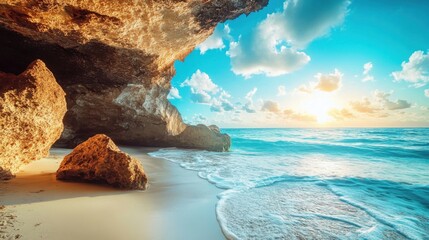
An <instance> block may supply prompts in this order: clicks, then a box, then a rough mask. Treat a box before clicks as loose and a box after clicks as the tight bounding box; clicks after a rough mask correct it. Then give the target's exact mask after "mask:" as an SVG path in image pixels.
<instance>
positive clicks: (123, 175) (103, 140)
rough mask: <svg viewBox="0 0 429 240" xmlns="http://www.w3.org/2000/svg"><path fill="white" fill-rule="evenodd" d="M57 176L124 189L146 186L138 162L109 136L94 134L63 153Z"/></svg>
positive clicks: (142, 171) (145, 179) (58, 177)
mask: <svg viewBox="0 0 429 240" xmlns="http://www.w3.org/2000/svg"><path fill="white" fill-rule="evenodd" d="M57 179H59V180H66V181H84V182H96V183H97V182H98V183H107V184H109V185H112V186H114V187H118V188H125V189H145V188H146V184H147V177H146V174H145V172H144V169H143V167H142V165H141V163H140V162H139V161H138V160H136V159H134V158H132V157H131V156H130V155H128V154H126V153H124V152H122V151H121V150H119V148H118V147H117V146H116V145H115V143H114V142H113V141H112V139H110V138H109V137H108V136H106V135H104V134H97V135H95V136H93V137H91V138H89V139H88V140H87V141H85V142H83V143H82V144H79V145H78V146H77V147H76V148H75V149H74V150H73V151H72V152H71V153H70V154H69V155H67V156H65V157H64V160H63V161H62V162H61V165H60V167H59V169H58V170H57Z"/></svg>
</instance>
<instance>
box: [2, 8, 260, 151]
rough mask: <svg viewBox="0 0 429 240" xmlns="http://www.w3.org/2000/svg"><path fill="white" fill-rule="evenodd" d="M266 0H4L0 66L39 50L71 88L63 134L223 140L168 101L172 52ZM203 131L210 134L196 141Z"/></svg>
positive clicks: (221, 143)
mask: <svg viewBox="0 0 429 240" xmlns="http://www.w3.org/2000/svg"><path fill="white" fill-rule="evenodd" d="M267 1H268V0H250V1H248V0H121V1H119V0H112V1H103V0H88V1H82V0H0V36H1V38H0V52H1V53H3V56H4V57H2V58H1V59H0V70H2V71H5V72H13V73H18V72H20V71H22V70H23V69H24V68H25V66H26V65H27V64H28V63H29V62H31V61H33V60H34V59H37V58H38V59H42V60H43V61H44V62H45V63H46V64H47V66H48V67H49V69H51V70H52V72H53V73H54V75H55V77H56V78H57V80H58V82H59V83H60V85H61V86H62V87H63V89H64V90H65V91H66V93H67V105H68V112H67V114H66V117H65V120H64V123H65V131H64V132H63V135H62V137H61V140H60V141H59V144H66V145H76V144H77V143H79V142H81V141H82V140H84V139H87V138H88V137H89V136H92V135H94V134H97V133H105V134H107V135H109V136H110V137H112V139H113V140H114V141H116V142H118V143H122V144H135V145H144V146H180V147H191V148H203V149H210V150H217V151H222V150H226V149H228V148H229V137H228V136H227V135H224V134H221V133H220V132H218V131H213V129H211V128H207V127H206V128H202V127H195V126H187V125H186V124H184V123H183V121H182V119H181V116H180V114H179V113H178V111H177V110H176V108H175V107H174V106H172V105H171V104H170V103H169V102H168V100H167V98H166V96H167V93H168V91H169V89H170V80H171V78H172V76H173V75H174V73H175V71H174V68H173V62H174V61H175V60H177V59H183V58H184V57H185V56H186V55H187V54H188V53H189V52H191V51H192V50H193V49H194V48H195V46H196V45H198V44H199V43H201V42H202V41H204V40H205V39H206V38H207V37H208V36H209V35H210V34H211V33H212V32H213V29H214V27H215V26H216V24H217V23H218V22H222V21H225V20H227V19H232V18H235V17H237V16H239V15H240V14H242V13H246V14H247V13H249V12H251V11H256V10H258V9H260V8H261V7H263V6H264V5H266V4H267ZM186 129H187V130H186ZM185 130H186V131H185ZM199 131H202V133H201V134H202V135H204V136H206V137H207V136H209V137H210V138H211V140H210V141H207V139H205V140H206V141H205V142H204V143H201V142H199V140H200V138H199V134H198V133H197V132H199ZM189 133H192V134H189Z"/></svg>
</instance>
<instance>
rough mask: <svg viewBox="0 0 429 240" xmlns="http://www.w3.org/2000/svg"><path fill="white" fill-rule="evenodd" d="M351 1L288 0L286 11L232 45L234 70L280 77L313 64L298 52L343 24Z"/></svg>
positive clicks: (246, 73)
mask: <svg viewBox="0 0 429 240" xmlns="http://www.w3.org/2000/svg"><path fill="white" fill-rule="evenodd" d="M349 4H350V1H349V0H324V1H320V0H287V1H286V2H285V3H284V7H283V11H282V12H277V13H273V14H269V15H268V16H267V18H266V19H265V20H263V21H262V22H261V23H259V24H258V25H257V27H256V29H255V30H254V32H253V33H250V34H247V35H244V36H242V37H241V38H240V39H239V40H238V41H237V42H231V43H230V50H229V55H230V57H231V65H232V71H233V72H234V73H235V74H237V75H242V76H244V77H246V78H248V77H251V76H252V75H255V74H265V75H267V76H279V75H283V74H287V73H290V72H293V71H296V70H298V69H300V68H302V67H303V66H304V65H306V64H307V63H308V62H309V61H310V59H311V58H310V57H309V56H308V55H307V54H306V53H305V52H302V51H300V50H299V49H303V48H305V46H306V45H307V44H308V43H310V42H311V41H312V40H314V39H316V38H318V37H320V36H323V35H325V34H327V33H328V32H329V30H330V29H331V28H332V27H334V26H337V25H339V24H340V23H342V22H343V19H344V17H345V15H346V13H347V7H348V6H349Z"/></svg>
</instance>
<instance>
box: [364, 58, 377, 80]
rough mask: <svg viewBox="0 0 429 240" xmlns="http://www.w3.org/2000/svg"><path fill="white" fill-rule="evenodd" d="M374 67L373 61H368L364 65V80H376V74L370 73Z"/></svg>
mask: <svg viewBox="0 0 429 240" xmlns="http://www.w3.org/2000/svg"><path fill="white" fill-rule="evenodd" d="M372 67H373V65H372V62H367V63H365V64H364V65H363V72H362V74H363V78H362V82H368V81H374V76H372V75H371V74H369V72H370V71H371V70H372Z"/></svg>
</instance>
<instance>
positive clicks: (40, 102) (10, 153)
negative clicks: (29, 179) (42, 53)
mask: <svg viewBox="0 0 429 240" xmlns="http://www.w3.org/2000/svg"><path fill="white" fill-rule="evenodd" d="M64 95H65V94H64V91H63V90H62V89H61V87H60V86H59V85H58V83H57V82H56V81H55V78H54V76H53V75H52V73H51V72H50V71H49V69H47V68H46V66H45V64H44V63H43V62H42V61H40V60H37V61H34V62H33V63H32V64H30V66H29V67H28V69H27V70H26V71H24V72H23V73H22V74H20V75H18V76H15V75H13V74H6V73H1V72H0V179H7V178H10V177H11V176H12V175H13V174H14V173H16V172H17V171H18V170H19V167H20V166H21V165H23V164H26V163H29V162H30V161H32V160H37V159H40V158H42V157H45V156H47V155H48V153H49V149H50V148H51V146H52V144H54V142H55V141H56V140H57V139H58V138H59V137H60V135H61V132H62V131H63V117H64V114H65V113H66V99H65V96H64Z"/></svg>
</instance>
